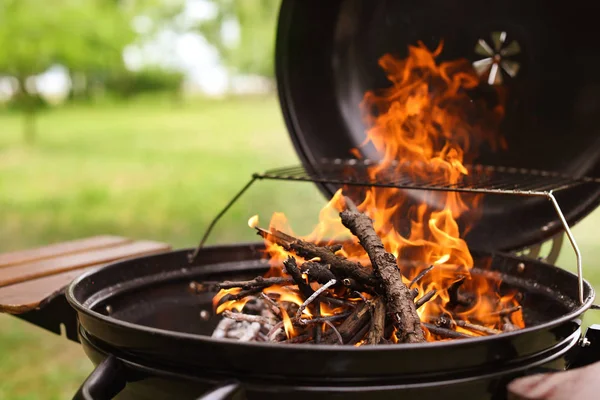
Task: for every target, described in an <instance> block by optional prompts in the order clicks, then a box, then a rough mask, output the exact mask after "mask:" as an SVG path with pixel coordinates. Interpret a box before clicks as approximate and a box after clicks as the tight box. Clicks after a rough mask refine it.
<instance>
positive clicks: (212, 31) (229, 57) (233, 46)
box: [197, 0, 281, 78]
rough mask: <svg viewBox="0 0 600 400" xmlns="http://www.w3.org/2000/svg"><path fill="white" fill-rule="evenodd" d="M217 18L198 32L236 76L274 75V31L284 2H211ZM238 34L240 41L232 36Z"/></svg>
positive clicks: (203, 23) (215, 0) (277, 0)
mask: <svg viewBox="0 0 600 400" xmlns="http://www.w3.org/2000/svg"><path fill="white" fill-rule="evenodd" d="M208 1H209V2H210V3H211V4H212V5H213V7H214V9H215V10H216V13H215V16H214V18H209V19H207V20H205V21H202V22H200V23H199V24H198V27H197V28H198V30H199V32H200V33H201V34H202V35H203V36H204V37H205V38H206V40H207V41H208V42H209V43H210V44H212V45H213V46H214V47H215V48H216V49H217V50H218V52H219V54H220V56H221V60H222V61H223V63H224V64H225V65H226V66H227V67H229V68H230V69H231V70H232V72H234V73H237V74H251V75H260V76H264V77H268V78H272V77H273V75H274V68H273V63H274V61H273V55H274V49H275V29H276V25H277V14H278V12H279V4H280V2H281V0H208ZM235 30H239V35H236V36H237V38H232V37H231V32H235Z"/></svg>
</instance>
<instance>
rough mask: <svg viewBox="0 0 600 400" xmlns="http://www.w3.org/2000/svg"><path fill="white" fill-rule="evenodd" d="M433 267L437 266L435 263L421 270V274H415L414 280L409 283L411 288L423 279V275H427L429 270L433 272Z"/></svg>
mask: <svg viewBox="0 0 600 400" xmlns="http://www.w3.org/2000/svg"><path fill="white" fill-rule="evenodd" d="M433 267H435V265H430V266H429V267H427V268H425V269H424V270H423V271H421V272H419V274H418V275H417V276H415V277H414V279H413V280H412V281H410V283H409V284H408V287H409V288H410V287H412V286H413V285H414V284H415V283H417V282H419V281H420V280H421V279H423V277H424V276H425V275H427V274H428V273H429V272H431V270H432V269H433Z"/></svg>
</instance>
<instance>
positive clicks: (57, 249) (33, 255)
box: [0, 235, 132, 275]
mask: <svg viewBox="0 0 600 400" xmlns="http://www.w3.org/2000/svg"><path fill="white" fill-rule="evenodd" d="M128 242H132V240H131V239H127V238H124V237H120V236H109V235H103V236H94V237H90V238H85V239H79V240H71V241H68V242H62V243H56V244H51V245H48V246H44V247H38V248H36V249H28V250H20V251H13V252H10V253H4V254H0V268H2V267H8V266H13V265H18V264H24V263H29V262H33V261H39V260H44V259H48V258H53V257H58V256H64V255H67V254H73V253H81V252H84V251H88V250H94V249H101V248H106V247H111V246H116V245H119V244H123V243H128ZM0 275H2V273H0Z"/></svg>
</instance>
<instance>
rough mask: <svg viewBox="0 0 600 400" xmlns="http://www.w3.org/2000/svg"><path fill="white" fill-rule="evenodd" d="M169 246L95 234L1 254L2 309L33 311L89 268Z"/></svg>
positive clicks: (0, 289) (150, 252) (19, 311)
mask: <svg viewBox="0 0 600 400" xmlns="http://www.w3.org/2000/svg"><path fill="white" fill-rule="evenodd" d="M169 249H170V246H169V245H168V244H165V243H160V242H154V241H149V240H133V239H128V238H124V237H120V236H94V237H90V238H85V239H80V240H73V241H69V242H63V243H56V244H52V245H49V246H44V247H38V248H35V249H29V250H23V251H15V252H11V253H5V254H0V312H3V313H9V314H27V313H30V314H31V313H32V312H33V311H35V310H38V309H40V308H41V307H43V306H44V305H45V304H47V303H48V302H49V301H50V300H51V299H53V298H55V297H56V296H57V295H60V294H62V293H63V291H64V290H65V288H66V287H67V285H68V284H69V283H70V282H71V281H72V280H73V279H75V278H76V277H78V276H79V275H80V274H82V273H84V272H86V271H89V270H90V269H94V268H98V267H100V266H102V265H106V264H107V263H110V262H113V261H117V260H120V259H125V258H131V257H137V256H142V255H147V254H153V253H159V252H163V251H166V250H169Z"/></svg>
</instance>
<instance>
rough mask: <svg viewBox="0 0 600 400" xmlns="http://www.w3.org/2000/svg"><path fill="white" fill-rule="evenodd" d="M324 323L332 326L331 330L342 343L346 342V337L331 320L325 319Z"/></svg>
mask: <svg viewBox="0 0 600 400" xmlns="http://www.w3.org/2000/svg"><path fill="white" fill-rule="evenodd" d="M324 323H325V324H326V325H328V326H329V327H330V328H331V331H332V332H333V333H334V334H335V336H336V337H337V339H338V342H339V343H340V344H344V339H343V338H342V335H340V332H339V331H338V330H337V328H336V327H335V326H334V325H333V324H332V323H331V322H329V321H324Z"/></svg>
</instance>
